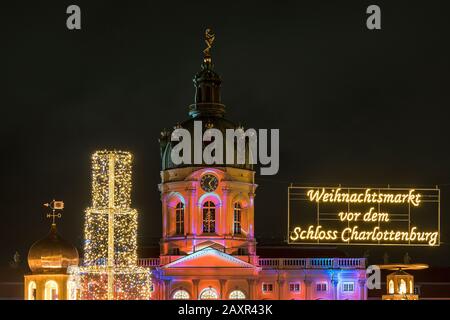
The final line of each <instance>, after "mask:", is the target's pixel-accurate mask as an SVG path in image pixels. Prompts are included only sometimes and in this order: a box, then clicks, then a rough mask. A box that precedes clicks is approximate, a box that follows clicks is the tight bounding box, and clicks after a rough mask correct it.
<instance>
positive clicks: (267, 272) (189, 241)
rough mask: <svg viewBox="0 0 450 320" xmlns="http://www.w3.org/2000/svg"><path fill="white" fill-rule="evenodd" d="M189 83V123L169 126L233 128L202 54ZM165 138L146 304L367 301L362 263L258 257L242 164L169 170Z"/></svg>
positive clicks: (247, 173)
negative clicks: (156, 243)
mask: <svg viewBox="0 0 450 320" xmlns="http://www.w3.org/2000/svg"><path fill="white" fill-rule="evenodd" d="M208 53H209V52H208ZM194 85H195V89H196V94H195V103H194V104H193V105H191V106H190V108H189V119H188V120H186V121H184V122H182V123H180V124H178V125H176V126H175V127H174V128H185V129H187V130H189V131H190V132H191V136H194V135H193V130H194V121H202V126H203V128H202V129H203V132H204V131H205V130H206V129H209V128H216V129H218V130H220V131H221V132H223V133H225V130H226V129H236V128H238V126H237V125H235V124H234V123H233V122H231V121H229V120H227V119H226V118H225V117H224V115H225V106H224V105H223V104H222V103H221V99H220V85H221V79H220V77H219V76H218V75H217V73H216V72H215V71H214V68H213V64H212V61H211V57H210V56H209V55H206V56H205V58H204V61H203V63H202V66H201V71H200V72H199V73H197V74H196V76H195V78H194ZM171 133H172V131H163V132H162V133H161V138H160V146H161V158H162V171H161V183H160V185H159V190H160V192H161V201H162V238H161V240H160V256H159V257H153V258H141V259H139V264H140V265H141V266H145V267H148V268H151V269H152V277H153V279H152V281H153V289H152V290H153V291H152V299H155V300H167V299H305V300H313V299H339V300H343V299H356V300H358V299H366V297H367V289H366V286H365V280H366V275H365V263H366V262H365V259H364V258H336V257H329V258H324V257H321V258H311V257H309V258H298V257H297V258H264V259H262V258H260V257H259V256H258V250H257V246H256V241H255V228H254V219H255V210H254V201H255V193H256V189H257V184H256V182H255V172H254V171H253V167H252V166H251V165H250V164H249V161H248V159H247V161H246V162H245V163H244V164H240V165H206V164H201V165H176V164H174V163H173V162H172V160H171V151H172V150H173V148H174V144H173V143H172V142H171ZM224 154H225V152H224ZM247 158H248V157H247ZM191 163H194V162H191ZM274 227H275V226H274Z"/></svg>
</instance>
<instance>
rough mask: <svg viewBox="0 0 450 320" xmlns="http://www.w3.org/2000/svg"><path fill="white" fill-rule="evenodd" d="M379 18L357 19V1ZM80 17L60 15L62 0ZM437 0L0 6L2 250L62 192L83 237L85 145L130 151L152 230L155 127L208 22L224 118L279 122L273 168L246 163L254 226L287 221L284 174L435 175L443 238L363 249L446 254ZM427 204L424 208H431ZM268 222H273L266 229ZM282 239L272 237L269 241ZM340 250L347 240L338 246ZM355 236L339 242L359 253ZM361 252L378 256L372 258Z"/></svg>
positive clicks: (421, 257) (445, 98) (26, 240)
mask: <svg viewBox="0 0 450 320" xmlns="http://www.w3.org/2000/svg"><path fill="white" fill-rule="evenodd" d="M373 3H376V4H378V5H380V7H381V10H382V30H379V31H369V30H368V29H367V28H366V17H367V15H366V13H365V11H366V8H367V6H368V5H370V4H373ZM70 4H77V5H79V6H80V7H81V10H82V30H81V31H69V30H68V29H67V28H66V18H67V14H66V13H65V12H66V8H67V6H68V5H70ZM444 5H446V4H445V1H426V2H425V1H385V2H384V1H377V2H368V1H361V0H359V1H331V0H330V1H322V0H320V1H261V0H259V1H246V2H245V4H243V3H241V1H233V2H227V3H226V2H222V4H219V3H218V2H217V3H212V2H208V1H183V2H182V1H180V2H174V1H164V2H162V1H161V2H158V3H157V2H156V1H135V2H132V3H131V2H127V1H122V2H114V3H113V2H111V1H70V2H69V1H55V2H51V1H20V2H17V3H15V4H11V3H9V4H6V3H3V2H2V3H1V4H0V12H1V18H0V27H1V28H0V30H1V31H0V35H1V36H0V39H1V42H2V46H1V47H2V49H1V50H2V54H1V56H2V58H1V65H2V68H1V70H2V72H1V73H2V77H0V78H1V80H0V81H1V82H2V83H1V86H0V87H1V100H0V104H1V118H2V125H1V127H0V130H1V136H2V156H1V158H0V161H1V165H0V172H1V179H2V180H1V181H2V183H1V203H2V209H1V212H2V215H1V226H2V227H1V233H0V258H1V259H0V263H1V265H6V264H7V262H8V261H9V260H11V259H12V256H13V254H14V252H15V251H16V250H17V251H19V253H20V254H21V255H22V257H23V258H25V257H26V254H27V251H28V249H29V247H30V246H31V244H32V243H33V242H34V241H36V240H37V239H39V238H41V237H43V236H44V235H45V234H46V233H47V231H48V229H49V224H50V221H49V220H48V219H46V218H45V213H46V211H45V208H44V207H43V206H42V204H43V203H44V202H47V201H50V200H51V199H53V198H55V199H62V200H64V202H65V205H66V209H65V210H64V212H63V219H62V220H61V221H60V222H58V228H59V231H60V232H61V234H62V235H63V236H64V237H65V238H66V239H67V240H69V241H71V242H72V243H74V244H76V245H77V246H79V247H81V244H82V237H83V234H82V230H83V218H84V209H85V208H86V207H88V206H90V205H91V181H90V178H91V170H90V155H91V154H92V153H93V152H94V151H95V150H98V149H105V148H111V149H123V150H128V151H131V152H132V153H133V154H134V157H135V161H134V171H133V180H134V185H133V188H134V189H133V207H134V208H136V209H138V210H139V213H140V217H139V222H140V225H139V236H140V237H139V243H140V245H148V244H152V243H155V241H157V240H158V238H159V237H160V234H161V204H160V200H159V192H158V189H157V184H158V182H159V174H160V157H159V145H158V140H157V139H158V137H159V133H160V131H161V130H162V129H163V128H170V127H172V126H173V125H175V124H176V123H177V122H181V121H182V120H184V119H186V118H187V110H188V109H187V108H188V105H189V104H191V103H193V100H194V88H193V83H192V78H193V76H194V74H195V73H196V72H198V71H199V70H200V64H201V61H202V50H203V49H204V42H203V35H204V29H205V28H206V27H210V28H212V29H213V30H214V32H215V33H216V41H215V43H214V47H213V50H212V55H213V61H214V63H215V67H216V71H217V72H218V73H219V74H220V75H221V77H222V79H223V83H222V101H223V103H224V104H225V105H226V106H227V118H229V119H231V120H234V121H235V122H237V123H242V124H244V125H245V126H246V127H247V128H248V127H252V128H268V129H270V128H279V129H280V139H281V141H280V148H281V150H280V171H279V173H278V174H277V175H275V176H263V177H261V176H259V175H258V176H257V183H258V184H259V187H258V189H257V195H256V212H255V220H256V226H255V230H256V235H257V237H258V238H259V239H261V241H263V240H264V239H266V240H267V241H269V240H274V239H282V238H283V237H285V234H286V228H287V226H286V214H287V205H286V203H287V201H286V197H287V186H288V184H289V183H291V182H294V183H301V184H326V185H331V184H332V185H336V184H343V185H350V186H359V185H362V186H366V185H383V186H387V185H388V184H390V185H391V186H416V187H418V186H424V187H433V186H435V185H439V186H440V188H441V189H442V194H441V196H442V207H441V209H442V228H441V232H442V234H441V240H442V241H443V242H444V243H443V244H442V245H441V247H439V248H402V247H397V248H391V247H390V248H385V247H382V248H374V247H372V248H370V251H371V255H372V257H373V259H376V258H378V259H379V258H381V256H382V254H383V252H384V251H387V252H389V254H390V256H391V257H392V259H393V260H395V259H396V260H398V261H400V260H401V259H402V256H403V254H404V253H405V252H406V251H408V252H409V255H410V256H411V257H412V261H413V262H425V263H431V264H433V265H448V264H449V263H450V248H449V246H448V244H447V242H449V241H450V238H449V232H448V230H449V227H450V200H449V199H450V148H449V143H448V141H449V136H450V135H449V117H448V115H449V112H448V109H449V108H450V104H449V95H450V90H449V89H450V88H449V77H450V59H449V57H450V45H449V41H448V39H449V31H450V19H449V18H448V12H449V11H448V7H444ZM430 214H433V213H430ZM274 226H276V227H275V228H274ZM280 241H281V240H280ZM341 249H343V250H347V249H346V248H345V247H341ZM366 249H367V248H365V247H353V248H352V249H348V253H349V254H351V255H359V256H361V255H362V254H363V252H364V251H365V250H366ZM373 262H381V261H380V260H378V261H373Z"/></svg>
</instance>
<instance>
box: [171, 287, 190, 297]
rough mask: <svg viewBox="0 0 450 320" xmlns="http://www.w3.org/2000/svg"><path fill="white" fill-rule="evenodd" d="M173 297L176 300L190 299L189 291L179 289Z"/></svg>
mask: <svg viewBox="0 0 450 320" xmlns="http://www.w3.org/2000/svg"><path fill="white" fill-rule="evenodd" d="M172 299H174V300H189V292H187V291H186V290H182V289H180V290H177V291H175V292H174V293H173V295H172Z"/></svg>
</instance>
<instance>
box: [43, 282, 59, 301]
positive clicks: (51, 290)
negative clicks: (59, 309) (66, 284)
mask: <svg viewBox="0 0 450 320" xmlns="http://www.w3.org/2000/svg"><path fill="white" fill-rule="evenodd" d="M44 299H45V300H58V284H57V283H56V281H54V280H49V281H47V282H46V283H45V292H44Z"/></svg>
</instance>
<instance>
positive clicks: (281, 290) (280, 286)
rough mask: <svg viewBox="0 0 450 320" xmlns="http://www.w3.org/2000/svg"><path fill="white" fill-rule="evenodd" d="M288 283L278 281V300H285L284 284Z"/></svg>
mask: <svg viewBox="0 0 450 320" xmlns="http://www.w3.org/2000/svg"><path fill="white" fill-rule="evenodd" d="M285 283H286V281H284V280H278V300H283V299H284V284H285Z"/></svg>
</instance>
